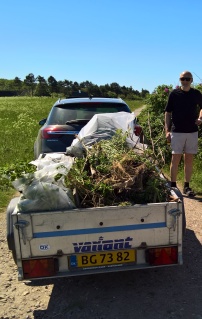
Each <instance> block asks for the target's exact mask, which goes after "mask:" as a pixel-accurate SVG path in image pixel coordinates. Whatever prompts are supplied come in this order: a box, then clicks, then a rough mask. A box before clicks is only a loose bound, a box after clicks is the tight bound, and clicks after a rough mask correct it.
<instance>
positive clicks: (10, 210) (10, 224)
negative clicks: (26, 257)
mask: <svg viewBox="0 0 202 319" xmlns="http://www.w3.org/2000/svg"><path fill="white" fill-rule="evenodd" d="M19 198H20V197H15V198H13V199H11V201H10V203H9V205H8V207H7V210H6V224H7V244H8V249H9V250H11V252H12V255H13V259H14V261H15V263H16V251H15V241H14V232H13V222H12V213H13V211H14V209H15V207H16V205H17V203H18V202H19Z"/></svg>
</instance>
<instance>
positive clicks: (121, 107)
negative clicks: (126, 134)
mask: <svg viewBox="0 0 202 319" xmlns="http://www.w3.org/2000/svg"><path fill="white" fill-rule="evenodd" d="M115 112H129V113H130V112H131V111H130V109H129V107H128V106H127V105H126V104H124V103H74V104H61V105H57V106H54V107H53V108H52V110H51V112H50V115H49V117H48V119H47V124H65V122H67V121H71V120H78V119H87V120H90V119H91V118H92V117H93V115H95V114H100V113H115Z"/></svg>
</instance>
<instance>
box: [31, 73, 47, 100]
mask: <svg viewBox="0 0 202 319" xmlns="http://www.w3.org/2000/svg"><path fill="white" fill-rule="evenodd" d="M36 80H37V81H38V84H37V86H36V90H35V94H34V95H36V96H50V92H49V87H48V84H47V82H46V80H45V79H44V77H42V76H40V75H38V76H37V78H36Z"/></svg>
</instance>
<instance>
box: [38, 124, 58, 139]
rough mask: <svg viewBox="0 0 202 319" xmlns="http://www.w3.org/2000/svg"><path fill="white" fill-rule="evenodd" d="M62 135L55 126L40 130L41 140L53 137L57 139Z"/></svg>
mask: <svg viewBox="0 0 202 319" xmlns="http://www.w3.org/2000/svg"><path fill="white" fill-rule="evenodd" d="M61 134H62V131H61V129H58V127H55V126H49V127H46V128H44V129H42V130H41V137H42V138H43V139H50V138H54V137H59V136H60V135H61Z"/></svg>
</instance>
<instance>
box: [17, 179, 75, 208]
mask: <svg viewBox="0 0 202 319" xmlns="http://www.w3.org/2000/svg"><path fill="white" fill-rule="evenodd" d="M24 195H25V199H21V200H20V201H19V203H18V210H19V212H21V213H23V212H24V213H26V212H37V211H52V210H64V209H67V210H68V209H74V208H76V206H75V204H74V202H73V201H72V200H71V199H70V197H69V196H68V195H67V193H66V192H65V191H64V190H63V189H62V188H61V187H58V186H57V185H54V184H50V183H43V182H39V181H34V182H33V183H32V184H31V185H29V186H28V187H27V188H26V190H25V191H24Z"/></svg>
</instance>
